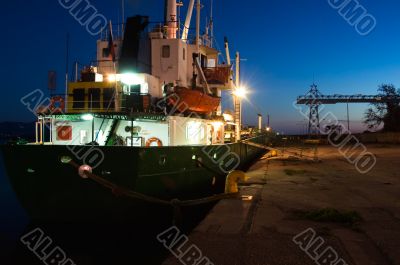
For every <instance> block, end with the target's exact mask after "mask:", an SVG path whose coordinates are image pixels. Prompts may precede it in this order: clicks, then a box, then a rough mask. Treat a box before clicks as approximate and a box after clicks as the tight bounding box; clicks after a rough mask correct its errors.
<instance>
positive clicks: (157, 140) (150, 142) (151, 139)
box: [146, 137, 163, 147]
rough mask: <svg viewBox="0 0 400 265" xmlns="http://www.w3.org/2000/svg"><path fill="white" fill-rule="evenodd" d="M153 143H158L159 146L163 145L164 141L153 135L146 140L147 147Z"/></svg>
mask: <svg viewBox="0 0 400 265" xmlns="http://www.w3.org/2000/svg"><path fill="white" fill-rule="evenodd" d="M152 143H157V146H158V147H161V146H163V143H162V141H161V140H160V139H158V138H156V137H153V138H150V139H149V140H147V141H146V147H150V146H151V144H152Z"/></svg>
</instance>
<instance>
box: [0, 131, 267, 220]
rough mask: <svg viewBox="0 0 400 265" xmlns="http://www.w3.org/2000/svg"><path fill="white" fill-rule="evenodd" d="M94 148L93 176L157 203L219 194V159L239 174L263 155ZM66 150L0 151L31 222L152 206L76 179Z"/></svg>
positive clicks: (230, 147)
mask: <svg viewBox="0 0 400 265" xmlns="http://www.w3.org/2000/svg"><path fill="white" fill-rule="evenodd" d="M254 141H255V142H257V143H261V144H265V143H266V142H267V141H268V139H267V137H266V136H259V137H258V138H257V139H254ZM77 148H78V147H77ZM90 148H93V147H92V146H83V147H82V146H79V150H80V151H79V152H80V153H81V152H83V153H84V152H87V151H90ZM96 149H98V150H101V152H102V153H103V154H104V160H103V161H102V162H101V163H100V165H99V166H98V167H96V168H95V169H93V173H94V174H96V175H97V176H100V177H102V178H104V179H106V180H108V181H110V182H112V183H113V184H115V185H118V186H119V187H122V188H124V189H127V190H131V191H135V192H138V193H142V194H145V195H148V196H152V197H155V198H159V199H163V200H172V199H179V200H188V199H199V198H203V197H207V196H210V195H214V194H220V193H223V192H224V185H225V178H226V172H224V168H223V167H222V165H223V163H226V162H227V161H223V160H221V159H220V158H222V157H223V156H224V155H226V153H227V152H229V154H234V155H235V157H238V158H239V160H238V164H237V167H236V168H235V169H242V170H245V169H246V168H247V167H248V166H249V165H250V164H251V163H252V162H254V161H255V159H256V158H257V157H259V156H260V155H261V154H263V153H264V152H265V150H264V149H262V148H258V147H255V146H251V145H247V144H245V143H234V144H227V145H219V146H181V147H155V148H140V147H138V148H136V147H122V146H121V147H118V146H96ZM70 150H71V147H69V148H67V147H66V146H56V145H9V146H7V145H4V146H2V147H1V151H2V153H3V157H4V161H5V166H6V171H7V174H8V176H9V178H10V182H11V184H12V186H13V188H14V190H15V193H16V194H17V197H18V198H19V200H20V203H21V204H22V206H23V207H24V208H25V209H26V211H27V212H28V214H29V216H30V217H31V219H32V220H40V221H46V222H47V221H50V222H57V221H61V222H85V221H88V222H90V221H93V220H103V221H105V220H107V219H112V220H113V221H116V222H120V221H126V220H130V219H137V218H141V217H140V214H141V213H140V211H139V212H138V209H139V208H143V206H144V205H145V207H144V208H146V207H147V206H151V205H152V203H151V202H146V201H143V200H136V199H132V198H127V197H124V196H117V195H115V194H113V193H112V192H111V191H110V190H109V189H107V188H105V187H104V186H102V185H100V184H98V183H96V182H94V181H92V180H90V179H85V178H82V177H80V176H79V174H78V170H77V169H76V168H75V167H73V166H71V165H70V164H68V163H63V159H65V157H70V158H71V159H72V160H73V161H74V162H75V163H76V164H78V165H82V164H83V161H80V160H79V159H78V158H77V157H76V156H73V155H72V154H71V151H70ZM225 157H227V159H225V160H229V158H228V156H225ZM228 162H229V161H228ZM235 166H236V165H235ZM155 206H157V205H155ZM168 210H170V209H168Z"/></svg>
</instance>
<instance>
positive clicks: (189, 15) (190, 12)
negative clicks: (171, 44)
mask: <svg viewBox="0 0 400 265" xmlns="http://www.w3.org/2000/svg"><path fill="white" fill-rule="evenodd" d="M194 1H195V0H190V2H189V6H188V11H187V14H186V20H185V26H184V28H183V33H182V40H183V41H185V42H187V39H188V34H189V27H190V21H191V20H192V15H193V9H194Z"/></svg>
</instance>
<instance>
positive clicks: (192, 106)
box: [167, 87, 221, 114]
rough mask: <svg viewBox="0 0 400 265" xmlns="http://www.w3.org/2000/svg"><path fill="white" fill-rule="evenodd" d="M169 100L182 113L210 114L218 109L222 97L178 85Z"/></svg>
mask: <svg viewBox="0 0 400 265" xmlns="http://www.w3.org/2000/svg"><path fill="white" fill-rule="evenodd" d="M167 102H168V104H169V105H170V106H171V107H173V108H176V109H177V110H178V111H179V112H181V113H183V112H196V113H201V114H208V113H211V112H214V111H217V109H218V106H219V104H220V102H221V98H220V97H213V96H210V95H207V94H205V93H203V92H202V91H199V90H194V89H188V88H184V87H176V88H175V92H174V93H172V94H171V95H169V96H168V101H167Z"/></svg>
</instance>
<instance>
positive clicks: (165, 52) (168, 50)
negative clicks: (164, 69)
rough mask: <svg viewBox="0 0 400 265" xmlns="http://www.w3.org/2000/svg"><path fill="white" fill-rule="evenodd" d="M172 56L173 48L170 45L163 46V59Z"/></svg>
mask: <svg viewBox="0 0 400 265" xmlns="http://www.w3.org/2000/svg"><path fill="white" fill-rule="evenodd" d="M170 56H171V47H170V46H169V45H163V46H162V57H163V58H169V57H170Z"/></svg>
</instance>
